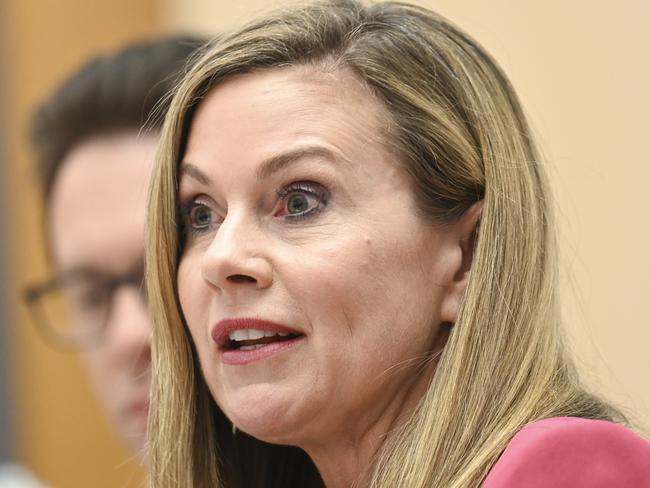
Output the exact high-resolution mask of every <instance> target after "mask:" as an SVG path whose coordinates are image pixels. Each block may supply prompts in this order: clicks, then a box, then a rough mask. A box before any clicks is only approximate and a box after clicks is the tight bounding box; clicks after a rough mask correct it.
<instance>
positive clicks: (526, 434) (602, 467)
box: [482, 417, 650, 488]
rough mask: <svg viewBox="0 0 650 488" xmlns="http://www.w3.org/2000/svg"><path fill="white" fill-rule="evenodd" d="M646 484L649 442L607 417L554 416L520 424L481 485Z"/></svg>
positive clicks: (578, 487) (624, 487)
mask: <svg viewBox="0 0 650 488" xmlns="http://www.w3.org/2000/svg"><path fill="white" fill-rule="evenodd" d="M524 486H525V487H526V488H542V487H545V488H549V487H550V488H600V487H602V488H605V487H607V488H650V442H648V441H647V440H645V439H643V438H642V437H641V436H639V435H637V434H636V433H634V432H632V431H631V430H629V429H627V428H625V427H623V426H621V425H619V424H615V423H613V422H607V421H604V420H589V419H583V418H576V417H554V418H549V419H544V420H539V421H536V422H532V423H530V424H528V425H526V426H525V427H524V428H523V429H522V430H521V431H519V432H518V433H517V434H516V435H515V436H514V437H513V438H512V440H511V441H510V443H509V444H508V446H507V447H506V449H505V451H504V452H503V454H502V455H501V457H500V458H499V460H498V461H497V462H496V464H495V465H494V466H493V468H492V470H491V471H490V473H489V474H488V477H487V478H486V480H485V482H484V483H483V485H482V488H511V487H512V488H514V487H524Z"/></svg>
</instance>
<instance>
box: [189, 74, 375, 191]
mask: <svg viewBox="0 0 650 488" xmlns="http://www.w3.org/2000/svg"><path fill="white" fill-rule="evenodd" d="M386 115H387V114H386V109H385V107H384V105H383V103H382V102H381V101H380V100H379V99H378V98H377V97H376V96H375V94H374V93H373V92H372V91H371V90H370V89H369V88H368V87H367V86H366V85H365V84H364V83H363V82H362V81H361V80H360V79H359V78H358V77H357V76H356V75H355V74H353V72H352V71H351V70H350V69H347V68H335V69H325V68H320V67H307V66H294V67H287V68H272V69H265V70H260V71H256V72H252V73H248V74H245V75H238V76H235V77H233V78H231V79H229V80H227V81H225V82H223V83H221V84H219V85H217V86H216V87H214V88H213V89H212V90H211V91H210V92H209V93H208V95H207V97H206V99H205V100H204V101H203V102H202V103H201V104H200V106H199V108H198V110H197V113H196V114H195V116H194V118H193V120H192V124H191V127H190V133H189V138H188V143H187V149H186V152H185V155H184V159H185V160H186V161H188V162H192V163H193V164H197V165H198V166H202V167H204V168H209V167H210V166H212V167H214V163H217V166H220V167H219V177H220V178H224V177H225V176H227V172H228V171H229V170H230V169H232V168H236V169H237V170H240V169H241V168H242V167H243V166H244V167H245V166H246V164H247V163H253V164H254V163H257V162H259V161H262V160H265V159H266V158H268V157H269V156H272V155H275V154H281V153H283V152H287V151H290V150H291V149H294V147H293V146H296V147H297V146H300V145H301V144H304V145H314V144H315V145H322V146H325V147H327V148H329V149H332V150H333V152H335V153H339V154H341V153H342V154H344V155H345V156H346V157H347V158H348V159H352V160H354V159H356V158H357V157H358V156H360V155H362V154H363V153H365V152H367V151H368V150H369V147H370V146H371V145H372V146H374V147H375V148H377V149H379V147H380V146H381V148H382V149H384V148H385V146H386V144H385V143H386V133H387V130H385V126H386V124H387V120H388V117H387V116H386ZM218 163H223V164H221V165H219V164H218ZM224 171H226V173H224Z"/></svg>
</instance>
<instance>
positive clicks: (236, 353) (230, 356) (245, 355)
mask: <svg viewBox="0 0 650 488" xmlns="http://www.w3.org/2000/svg"><path fill="white" fill-rule="evenodd" d="M304 338H305V336H299V337H296V338H294V339H289V340H288V341H282V342H271V343H269V344H265V345H264V346H262V347H260V348H257V349H246V350H243V351H242V350H241V349H232V350H228V351H222V352H221V360H222V361H223V363H224V364H230V365H244V364H250V363H254V362H255V361H261V360H262V359H266V358H268V357H271V356H273V355H275V354H278V353H281V352H283V351H286V350H288V349H291V348H292V347H293V346H295V345H297V344H298V343H300V342H302V340H303V339H304Z"/></svg>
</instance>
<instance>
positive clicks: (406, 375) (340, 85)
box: [178, 68, 462, 446]
mask: <svg viewBox="0 0 650 488" xmlns="http://www.w3.org/2000/svg"><path fill="white" fill-rule="evenodd" d="M383 121H385V117H383V115H382V108H381V105H380V103H379V102H378V101H377V100H376V99H375V98H374V97H373V95H372V94H371V93H370V92H369V91H368V90H367V89H366V88H365V87H364V86H363V85H362V84H361V83H360V82H359V81H357V79H356V78H355V77H354V76H353V75H352V74H350V73H349V72H347V71H343V70H338V71H336V72H329V73H324V72H322V71H317V70H315V69H308V68H286V69H273V70H268V71H262V72H257V73H253V74H247V75H242V76H238V77H236V78H234V79H231V80H229V81H227V82H225V83H224V84H221V85H219V86H218V87H216V88H215V89H213V90H212V91H211V92H210V93H209V94H208V96H207V98H206V99H205V100H204V101H203V102H202V103H201V105H200V107H199V109H198V111H197V113H196V115H195V117H194V119H193V122H192V125H191V129H190V133H189V138H188V143H187V150H186V154H185V157H184V160H183V162H182V163H181V167H180V172H179V178H180V199H181V208H182V219H183V222H184V227H185V229H186V231H185V232H186V237H185V245H184V249H183V254H182V258H181V261H180V267H179V271H178V288H179V295H180V301H181V306H182V310H183V313H184V316H185V319H186V321H187V325H188V327H189V331H190V333H191V335H192V338H193V340H194V343H195V345H196V350H197V352H198V355H199V359H200V363H201V367H202V370H203V374H204V377H205V381H206V382H207V385H208V386H209V388H210V391H211V392H212V395H213V396H214V398H215V400H216V402H217V404H218V405H219V407H220V408H221V409H222V411H223V412H224V413H225V414H226V415H227V416H228V417H229V418H230V419H231V420H232V421H233V423H234V424H235V425H236V426H237V427H238V428H239V429H240V430H243V431H246V432H248V433H249V434H251V435H253V436H255V437H257V438H260V439H263V440H265V441H268V442H275V443H287V444H293V445H299V446H303V445H307V444H309V443H317V442H326V440H327V439H330V438H331V439H336V438H341V437H342V436H343V437H345V436H350V437H354V436H356V435H358V434H359V433H360V432H362V431H363V430H364V429H368V428H370V426H371V425H372V424H373V423H376V422H378V421H380V419H382V418H385V417H386V416H389V417H390V416H391V415H393V416H395V415H397V414H398V413H399V411H400V409H401V408H403V406H404V404H405V402H407V401H408V397H409V395H410V394H412V392H413V391H418V392H419V393H418V396H419V395H421V393H422V391H423V385H426V383H427V381H428V380H429V379H430V376H431V372H430V369H427V368H423V361H422V360H423V359H424V358H426V357H427V356H428V353H429V351H431V350H432V348H434V344H435V341H436V339H437V337H438V333H439V332H440V330H441V327H440V324H441V323H442V322H445V321H451V320H453V318H454V317H452V315H453V314H452V313H451V312H450V311H451V310H455V308H454V306H453V305H454V304H455V303H456V302H454V299H455V297H452V296H451V295H452V293H451V292H450V286H451V285H449V283H451V282H452V281H453V280H454V275H455V274H456V273H457V270H458V266H459V263H460V261H461V260H462V258H461V254H462V253H461V250H460V248H459V247H458V242H457V240H456V237H455V235H454V233H453V232H452V231H448V230H445V231H443V230H441V229H440V228H437V227H435V226H433V225H431V224H426V223H424V221H423V220H422V219H421V218H419V217H418V216H416V212H415V210H414V209H415V203H414V198H413V194H412V191H411V186H410V184H409V179H408V177H407V175H406V173H405V171H404V170H403V169H401V168H400V165H399V164H398V162H397V161H396V157H395V156H394V155H393V154H391V153H390V152H389V151H388V150H387V149H386V147H385V145H384V144H383V142H385V137H384V135H383V134H384V132H383V131H382V130H381V129H380V127H381V126H382V123H383ZM422 371H424V372H423V373H422Z"/></svg>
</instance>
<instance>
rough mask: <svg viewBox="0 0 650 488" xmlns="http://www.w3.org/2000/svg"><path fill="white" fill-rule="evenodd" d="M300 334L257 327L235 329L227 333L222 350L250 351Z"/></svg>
mask: <svg viewBox="0 0 650 488" xmlns="http://www.w3.org/2000/svg"><path fill="white" fill-rule="evenodd" d="M300 336H301V334H297V333H290V332H276V331H270V330H259V329H237V330H233V331H232V332H230V333H229V334H228V340H227V341H226V343H225V344H224V345H223V350H224V351H251V350H255V349H261V348H262V347H264V346H267V345H269V344H276V343H282V342H288V341H291V340H293V339H296V338H298V337H300Z"/></svg>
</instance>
